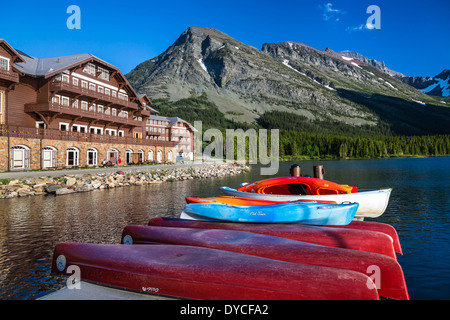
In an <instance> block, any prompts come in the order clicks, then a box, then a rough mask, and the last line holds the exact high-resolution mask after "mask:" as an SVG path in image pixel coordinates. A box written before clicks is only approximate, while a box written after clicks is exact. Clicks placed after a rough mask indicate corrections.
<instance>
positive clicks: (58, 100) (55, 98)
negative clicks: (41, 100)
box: [52, 96, 61, 104]
mask: <svg viewBox="0 0 450 320" xmlns="http://www.w3.org/2000/svg"><path fill="white" fill-rule="evenodd" d="M60 98H61V97H60V96H54V97H53V99H52V101H53V103H55V104H60Z"/></svg>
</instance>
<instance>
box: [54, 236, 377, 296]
mask: <svg viewBox="0 0 450 320" xmlns="http://www.w3.org/2000/svg"><path fill="white" fill-rule="evenodd" d="M224 262H226V263H224ZM71 265H76V266H78V267H79V268H80V275H81V277H82V279H83V280H87V281H92V282H96V283H101V284H105V285H109V286H113V287H119V288H125V289H129V290H135V291H140V292H147V293H154V294H158V295H164V296H171V297H180V298H188V299H215V300H244V299H251V300H260V299H264V300H283V299H289V300H297V299H311V300H312V299H314V300H321V299H323V300H333V299H337V300H347V299H349V300H368V299H371V300H374V299H379V296H378V291H377V290H374V289H369V287H368V285H367V283H368V282H369V284H370V283H371V285H372V286H373V282H371V281H372V280H371V279H370V278H369V277H367V276H365V275H363V274H361V273H359V272H355V271H350V270H339V269H334V268H326V267H316V266H309V265H301V264H295V263H289V262H283V261H276V260H272V259H267V258H261V257H256V256H250V255H245V254H239V253H234V252H228V251H223V250H216V249H210V248H201V247H192V246H174V245H136V246H126V245H106V244H84V243H68V242H65V243H60V244H58V245H57V246H56V248H55V251H54V256H53V263H52V272H54V273H57V274H63V275H67V267H68V266H71ZM69 273H70V274H72V272H69Z"/></svg>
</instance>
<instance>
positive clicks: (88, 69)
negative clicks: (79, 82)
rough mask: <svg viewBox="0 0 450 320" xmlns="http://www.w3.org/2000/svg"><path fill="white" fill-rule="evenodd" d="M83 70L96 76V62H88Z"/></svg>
mask: <svg viewBox="0 0 450 320" xmlns="http://www.w3.org/2000/svg"><path fill="white" fill-rule="evenodd" d="M83 71H84V72H85V73H87V74H90V75H92V76H95V64H93V63H88V64H87V65H86V66H85V67H84V69H83Z"/></svg>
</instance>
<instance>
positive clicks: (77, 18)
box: [66, 4, 81, 30]
mask: <svg viewBox="0 0 450 320" xmlns="http://www.w3.org/2000/svg"><path fill="white" fill-rule="evenodd" d="M66 13H68V14H70V16H69V17H68V18H67V21H66V25H67V29H69V30H72V29H81V9H80V7H79V6H76V5H74V4H73V5H70V6H68V7H67V10H66Z"/></svg>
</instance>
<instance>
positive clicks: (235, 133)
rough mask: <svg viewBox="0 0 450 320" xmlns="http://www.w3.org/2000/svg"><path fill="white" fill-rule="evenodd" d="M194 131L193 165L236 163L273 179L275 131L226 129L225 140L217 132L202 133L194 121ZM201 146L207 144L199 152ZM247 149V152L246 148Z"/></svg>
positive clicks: (275, 169) (277, 137) (276, 152)
mask: <svg viewBox="0 0 450 320" xmlns="http://www.w3.org/2000/svg"><path fill="white" fill-rule="evenodd" d="M194 127H195V129H196V130H197V131H195V132H194V158H195V162H225V163H229V162H238V163H242V164H245V163H246V162H247V161H248V163H250V164H257V163H258V161H259V163H261V164H262V165H268V167H261V175H274V174H276V173H277V172H278V168H279V150H280V145H279V140H280V134H279V130H278V129H271V130H270V144H269V142H268V140H269V134H268V131H267V129H258V131H256V130H255V129H248V130H247V131H245V132H244V130H242V129H226V131H225V138H224V135H223V132H222V131H220V130H219V129H208V130H206V131H205V132H204V133H202V127H203V125H202V122H201V121H195V122H194ZM203 142H210V144H209V145H207V146H206V147H205V148H204V149H203V150H202V144H203ZM246 146H248V148H246Z"/></svg>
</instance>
